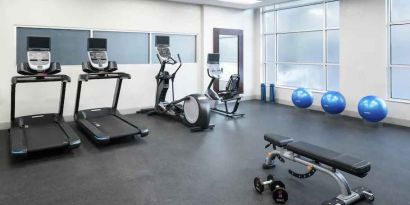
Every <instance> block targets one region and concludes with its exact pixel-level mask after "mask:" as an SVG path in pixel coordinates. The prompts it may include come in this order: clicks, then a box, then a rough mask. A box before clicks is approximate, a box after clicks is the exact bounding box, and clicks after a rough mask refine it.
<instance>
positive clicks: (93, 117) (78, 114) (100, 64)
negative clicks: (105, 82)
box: [74, 38, 149, 144]
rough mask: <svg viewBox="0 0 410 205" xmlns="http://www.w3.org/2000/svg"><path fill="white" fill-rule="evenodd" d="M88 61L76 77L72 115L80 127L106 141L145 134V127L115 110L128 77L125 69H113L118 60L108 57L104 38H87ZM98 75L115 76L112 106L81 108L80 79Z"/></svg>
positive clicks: (88, 133) (99, 141)
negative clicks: (76, 84)
mask: <svg viewBox="0 0 410 205" xmlns="http://www.w3.org/2000/svg"><path fill="white" fill-rule="evenodd" d="M88 60H89V61H88V62H86V63H83V71H84V72H86V73H87V74H81V75H80V77H79V79H78V87H77V98H76V103H75V110H74V118H75V120H76V122H77V125H78V126H79V127H80V129H81V130H82V131H83V132H84V133H85V134H86V135H87V137H89V138H91V139H92V140H93V141H95V142H97V143H101V144H107V143H109V142H110V141H111V140H113V139H118V138H124V137H130V136H137V135H139V136H141V137H145V136H147V135H148V133H149V130H148V129H142V128H139V127H138V126H137V125H135V124H134V123H132V121H131V120H129V119H128V118H127V117H126V116H124V115H121V114H120V112H119V111H118V110H117V105H118V99H119V97H120V91H121V85H122V80H123V79H130V78H131V75H129V74H127V73H121V72H114V71H116V70H117V63H116V62H115V61H109V60H108V56H107V39H100V38H89V39H88ZM98 79H117V84H116V88H115V93H114V100H113V104H112V107H106V108H96V109H88V110H80V111H79V105H80V97H81V86H82V83H83V82H87V81H89V80H98Z"/></svg>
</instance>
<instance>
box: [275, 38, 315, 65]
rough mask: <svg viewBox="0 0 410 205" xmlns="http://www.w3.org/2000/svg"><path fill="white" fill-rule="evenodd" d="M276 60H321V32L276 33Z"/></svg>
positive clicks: (310, 61)
mask: <svg viewBox="0 0 410 205" xmlns="http://www.w3.org/2000/svg"><path fill="white" fill-rule="evenodd" d="M278 61H279V62H301V63H321V62H323V33H322V32H320V31H319V32H305V33H292V34H279V35H278Z"/></svg>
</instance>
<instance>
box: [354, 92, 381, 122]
mask: <svg viewBox="0 0 410 205" xmlns="http://www.w3.org/2000/svg"><path fill="white" fill-rule="evenodd" d="M358 110H359V114H360V116H362V118H363V119H365V120H367V121H369V122H380V121H382V120H383V119H384V118H386V116H387V105H386V102H384V100H382V99H380V98H378V97H376V96H366V97H364V98H362V99H361V100H360V102H359V106H358Z"/></svg>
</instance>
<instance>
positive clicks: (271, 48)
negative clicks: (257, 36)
mask: <svg viewBox="0 0 410 205" xmlns="http://www.w3.org/2000/svg"><path fill="white" fill-rule="evenodd" d="M275 50H276V48H275V35H267V36H266V59H265V60H266V61H271V62H274V61H275Z"/></svg>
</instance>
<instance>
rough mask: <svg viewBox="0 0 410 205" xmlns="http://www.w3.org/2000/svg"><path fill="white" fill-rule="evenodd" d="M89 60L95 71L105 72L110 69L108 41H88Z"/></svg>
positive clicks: (98, 39) (97, 39) (99, 39)
mask: <svg viewBox="0 0 410 205" xmlns="http://www.w3.org/2000/svg"><path fill="white" fill-rule="evenodd" d="M88 60H89V62H90V63H91V65H92V67H94V68H95V69H99V70H104V69H106V68H107V67H108V55H107V39H103V38H89V39H88Z"/></svg>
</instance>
